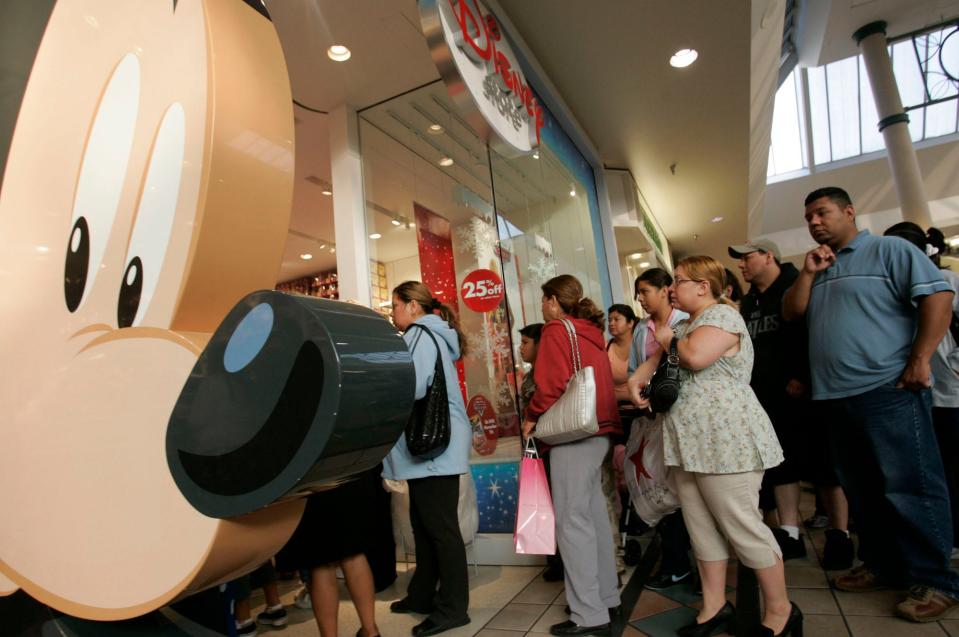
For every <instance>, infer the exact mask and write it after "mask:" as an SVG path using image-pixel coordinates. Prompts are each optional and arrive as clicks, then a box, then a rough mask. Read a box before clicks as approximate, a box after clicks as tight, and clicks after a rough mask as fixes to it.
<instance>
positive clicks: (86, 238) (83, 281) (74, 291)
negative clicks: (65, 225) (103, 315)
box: [63, 217, 90, 312]
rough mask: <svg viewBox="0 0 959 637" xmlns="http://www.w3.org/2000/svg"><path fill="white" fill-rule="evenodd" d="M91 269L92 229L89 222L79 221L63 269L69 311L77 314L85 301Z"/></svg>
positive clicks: (71, 237) (71, 236)
mask: <svg viewBox="0 0 959 637" xmlns="http://www.w3.org/2000/svg"><path fill="white" fill-rule="evenodd" d="M89 268H90V229H89V227H88V226H87V220H86V219H84V218H83V217H80V218H79V219H77V221H76V223H74V224H73V231H72V232H71V233H70V243H69V245H68V246H67V262H66V265H65V266H64V267H63V296H64V297H65V298H66V301H67V309H68V310H70V311H71V312H75V311H76V309H77V308H78V307H80V301H81V300H82V299H83V289H84V288H85V287H86V285H87V270H88V269H89Z"/></svg>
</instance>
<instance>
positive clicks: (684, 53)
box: [669, 49, 699, 69]
mask: <svg viewBox="0 0 959 637" xmlns="http://www.w3.org/2000/svg"><path fill="white" fill-rule="evenodd" d="M698 57H699V53H698V52H697V51H696V49H680V50H678V51H676V52H675V53H674V54H673V57H671V58H669V65H670V66H672V67H675V68H677V69H682V68H686V67H687V66H689V65H690V64H692V63H693V62H695V61H696V58H698Z"/></svg>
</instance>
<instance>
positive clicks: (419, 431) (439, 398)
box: [405, 323, 450, 460]
mask: <svg viewBox="0 0 959 637" xmlns="http://www.w3.org/2000/svg"><path fill="white" fill-rule="evenodd" d="M410 327H418V328H420V329H421V330H423V331H424V332H426V334H427V335H429V337H430V339H432V341H433V344H434V345H435V346H436V364H435V366H434V368H433V382H432V383H431V384H430V386H429V387H427V388H426V395H425V396H423V397H422V398H420V399H419V400H417V401H416V402H414V403H413V412H412V413H411V414H410V418H409V420H407V421H406V432H405V435H406V447H407V448H408V449H409V450H410V453H411V454H413V455H414V456H417V457H418V458H422V459H424V460H432V459H433V458H436V457H437V456H439V455H441V454H442V453H443V452H444V451H446V447H448V446H449V444H450V405H449V398H448V396H447V394H446V373H445V371H444V369H443V355H442V353H441V352H440V345H439V343H438V342H437V341H436V337H434V336H433V332H431V331H430V329H429V328H427V327H424V326H422V325H417V324H416V323H413V324H412V325H411V326H410ZM416 343H419V340H418V339H417V341H416ZM416 343H414V345H413V347H414V348H415V347H416Z"/></svg>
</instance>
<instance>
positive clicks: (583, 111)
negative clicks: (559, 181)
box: [265, 0, 959, 269]
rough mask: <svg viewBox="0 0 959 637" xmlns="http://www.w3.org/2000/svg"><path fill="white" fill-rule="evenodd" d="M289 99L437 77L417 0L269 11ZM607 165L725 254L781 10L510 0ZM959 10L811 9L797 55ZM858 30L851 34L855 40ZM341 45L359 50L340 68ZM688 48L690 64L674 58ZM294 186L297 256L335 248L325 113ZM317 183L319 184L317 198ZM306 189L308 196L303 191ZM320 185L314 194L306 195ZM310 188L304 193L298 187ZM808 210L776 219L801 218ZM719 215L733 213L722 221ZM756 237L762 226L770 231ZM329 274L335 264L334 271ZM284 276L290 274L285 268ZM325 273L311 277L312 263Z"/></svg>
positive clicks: (696, 245) (918, 5) (616, 0)
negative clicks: (331, 244) (326, 185)
mask: <svg viewBox="0 0 959 637" xmlns="http://www.w3.org/2000/svg"><path fill="white" fill-rule="evenodd" d="M265 4H266V6H267V8H268V10H269V12H270V14H271V16H272V17H273V20H274V23H275V24H276V26H277V30H278V32H279V34H280V38H281V41H282V43H283V48H284V52H285V54H286V57H287V63H288V65H289V68H290V75H291V82H292V87H293V95H294V98H295V99H296V100H297V101H298V102H300V103H301V104H303V105H305V106H307V107H309V108H311V109H315V110H317V111H329V110H330V109H332V108H335V107H336V106H337V105H339V104H343V103H346V104H349V105H351V106H353V107H355V108H358V109H362V108H365V107H368V106H371V105H374V104H376V103H378V102H380V101H382V100H385V99H388V98H390V97H392V96H395V95H398V94H400V93H403V92H405V91H409V90H410V89H414V88H416V87H419V86H422V85H424V84H427V83H429V82H432V81H435V80H436V79H438V77H439V75H438V73H437V71H436V67H435V66H433V63H432V61H431V59H430V56H429V53H428V50H427V46H426V42H425V39H424V37H423V35H422V32H421V30H420V27H419V15H418V10H417V7H416V2H415V0H351V1H350V2H343V1H342V0H266V1H265ZM490 4H491V6H494V7H496V6H497V4H498V6H499V10H501V13H502V16H501V19H503V20H504V21H508V22H512V23H513V24H514V25H515V27H516V29H517V31H518V32H519V33H520V34H521V36H522V39H523V40H525V43H526V45H527V46H528V47H529V49H530V50H531V52H532V54H533V55H534V57H535V58H536V59H537V60H538V62H539V63H540V65H541V66H542V67H543V69H544V70H545V72H546V74H547V75H548V76H549V77H550V79H551V80H552V82H553V84H554V85H555V86H556V88H557V89H558V91H559V93H560V94H561V95H562V96H563V98H564V100H565V102H566V104H567V106H568V107H569V110H570V111H571V113H572V114H573V116H574V117H575V118H576V119H577V120H578V121H579V123H580V124H581V125H582V128H583V130H584V131H585V134H586V135H587V136H588V137H589V139H590V140H591V141H592V143H593V145H594V146H595V148H596V149H597V151H598V154H599V156H600V157H601V159H602V161H603V162H604V163H605V164H606V165H607V166H609V167H612V168H625V169H628V170H630V171H631V172H632V174H633V175H634V176H635V178H636V181H637V183H638V185H639V187H640V189H641V190H642V191H643V194H644V196H645V198H646V200H647V201H648V202H649V204H650V208H651V209H652V211H653V213H654V214H655V215H656V217H657V218H658V219H659V220H660V222H661V225H662V226H663V229H664V231H665V232H666V234H667V236H668V238H669V239H670V242H671V245H672V246H673V248H674V249H675V250H676V251H677V252H678V253H694V252H698V253H707V254H713V255H716V256H721V255H723V254H725V249H724V247H725V246H726V245H728V244H729V243H732V242H740V241H742V240H743V239H745V238H747V236H748V230H747V228H748V227H750V225H752V226H753V227H757V226H756V224H750V223H749V214H750V213H749V212H748V211H750V210H752V211H753V214H754V215H755V214H756V211H757V210H759V211H760V212H761V210H762V196H763V192H764V190H765V165H766V151H767V149H768V143H769V142H768V128H769V123H768V119H769V118H770V117H771V106H772V97H773V91H774V89H775V85H774V83H773V82H774V80H773V79H772V78H774V76H775V74H776V73H777V71H778V64H779V60H778V57H779V55H778V54H779V47H780V43H781V34H782V16H781V15H778V12H779V11H781V10H782V7H783V6H784V2H783V0H752V2H747V1H746V0H741V1H735V2H732V1H730V2H707V1H705V0H603V1H601V2H592V3H586V2H582V1H581V0H499V2H498V3H497V2H495V1H493V2H491V3H490ZM957 5H959V1H957V0H949V1H946V0H835V1H832V0H816V2H801V3H800V7H801V8H802V7H805V9H802V11H804V13H803V15H802V16H801V18H802V19H801V26H803V27H804V29H805V30H804V31H801V32H800V34H799V44H800V47H801V48H800V56H801V58H802V59H804V60H806V59H817V60H820V61H829V59H830V56H840V57H841V56H844V55H846V54H851V53H853V52H855V49H854V48H853V49H852V50H848V49H849V40H848V39H849V38H850V37H851V33H852V31H854V30H855V27H850V28H847V27H848V26H849V25H852V24H856V25H860V26H861V24H864V23H866V22H869V21H872V20H874V19H877V18H880V17H881V18H883V19H885V20H887V21H888V22H889V23H890V28H889V32H890V35H895V34H898V33H902V32H905V31H908V30H912V29H915V28H918V27H920V26H923V25H926V24H932V23H935V22H938V21H940V19H941V16H943V15H947V16H948V15H953V16H954V15H957V14H959V10H957ZM846 31H848V33H845V32H846ZM334 43H341V44H345V45H347V46H348V47H350V49H351V51H352V53H353V56H352V58H351V59H350V60H349V61H348V62H346V63H342V64H338V63H335V62H332V61H330V60H329V59H328V58H327V56H326V49H327V48H328V47H329V46H330V45H331V44H334ZM686 47H692V48H695V49H697V50H698V51H699V59H698V60H697V61H696V63H695V64H693V65H692V66H691V67H689V68H686V69H674V68H672V67H670V66H669V64H668V60H669V57H670V55H671V54H672V53H674V52H675V51H677V50H678V49H682V48H686ZM295 110H296V115H297V118H298V119H299V120H300V122H299V123H298V125H297V182H296V183H297V189H298V192H297V193H296V196H295V199H296V210H295V211H294V220H293V230H294V232H295V233H298V234H291V243H290V246H288V248H289V250H288V255H287V260H291V259H292V260H294V261H295V260H296V254H298V252H297V251H298V250H299V249H300V247H299V244H298V243H297V241H299V240H303V241H307V240H306V239H302V236H306V237H321V238H332V236H333V231H332V230H333V229H332V214H331V210H330V204H331V201H330V198H329V197H325V198H323V197H321V195H319V194H318V193H319V191H320V187H319V186H315V185H313V183H312V182H307V181H306V178H307V177H310V176H315V177H317V178H318V179H319V180H321V181H326V182H329V181H330V175H329V157H328V156H326V157H323V156H322V155H324V153H327V150H326V148H327V145H326V144H325V143H324V142H323V140H324V139H325V132H323V130H321V129H323V128H324V125H325V121H324V120H325V116H324V115H322V114H319V113H316V112H311V111H310V110H307V109H304V108H300V107H297V108H296V109H295ZM307 186H308V187H309V188H307ZM304 189H305V190H304ZM310 189H312V190H310ZM300 190H304V192H300ZM796 212H797V211H794V210H789V211H776V212H775V213H776V214H788V215H794V214H795V213H796ZM715 217H723V220H722V221H721V222H718V223H711V220H712V219H713V218H715ZM760 226H761V224H760ZM331 265H332V263H331ZM285 269H286V268H285ZM313 269H316V268H313Z"/></svg>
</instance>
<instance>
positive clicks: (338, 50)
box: [326, 44, 352, 62]
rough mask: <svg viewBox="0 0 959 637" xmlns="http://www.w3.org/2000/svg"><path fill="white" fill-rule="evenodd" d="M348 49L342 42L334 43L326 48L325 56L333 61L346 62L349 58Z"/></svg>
mask: <svg viewBox="0 0 959 637" xmlns="http://www.w3.org/2000/svg"><path fill="white" fill-rule="evenodd" d="M350 55H352V53H350V50H349V49H348V48H346V47H345V46H343V45H342V44H334V45H333V46H331V47H330V48H328V49H327V50H326V56H327V57H328V58H330V59H331V60H333V61H334V62H346V61H347V60H349V59H350Z"/></svg>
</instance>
